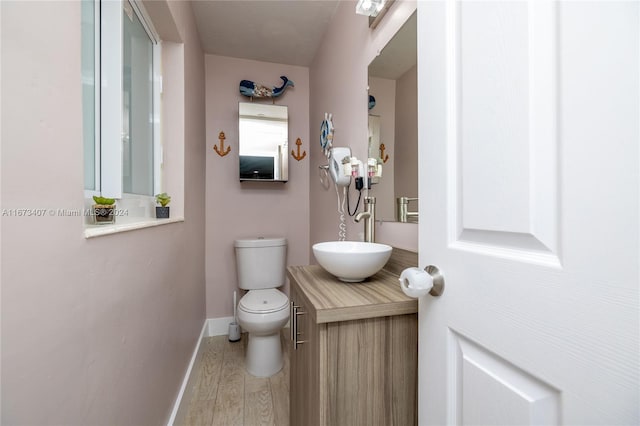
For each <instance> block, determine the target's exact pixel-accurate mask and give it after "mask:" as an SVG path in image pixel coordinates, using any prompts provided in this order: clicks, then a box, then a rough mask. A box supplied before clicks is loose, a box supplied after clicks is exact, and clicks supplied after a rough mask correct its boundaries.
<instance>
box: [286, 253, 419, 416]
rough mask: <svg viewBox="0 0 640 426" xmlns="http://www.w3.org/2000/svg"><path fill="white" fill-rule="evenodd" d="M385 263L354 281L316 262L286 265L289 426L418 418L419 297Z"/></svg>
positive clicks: (391, 266)
mask: <svg viewBox="0 0 640 426" xmlns="http://www.w3.org/2000/svg"><path fill="white" fill-rule="evenodd" d="M394 251H395V249H394ZM407 253H410V254H411V252H407ZM413 255H415V253H413ZM415 256H416V260H417V255H415ZM389 263H390V267H389V269H383V270H382V271H380V272H378V273H377V274H376V275H374V276H373V277H371V278H369V279H368V280H366V281H365V282H363V283H356V284H347V283H343V282H341V281H339V280H338V279H337V278H335V277H333V276H332V275H331V274H329V273H328V272H326V271H325V270H324V269H322V268H321V267H320V266H291V267H289V268H288V269H287V272H288V276H289V279H290V282H291V294H290V299H291V303H292V315H291V332H292V333H291V340H290V358H291V384H290V416H291V417H290V424H291V425H318V426H320V425H336V426H338V425H385V426H389V425H402V426H405V425H415V424H417V414H418V413H417V401H416V400H417V378H418V316H417V312H418V302H417V300H416V299H411V298H408V297H407V296H405V295H404V293H402V290H401V289H400V286H399V284H398V275H399V271H397V270H394V268H393V265H394V262H392V261H390V262H389ZM396 266H397V265H396ZM407 266H411V265H407ZM396 269H398V268H396ZM294 332H295V333H296V334H295V335H294V334H293V333H294Z"/></svg>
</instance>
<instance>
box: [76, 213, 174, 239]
mask: <svg viewBox="0 0 640 426" xmlns="http://www.w3.org/2000/svg"><path fill="white" fill-rule="evenodd" d="M116 220H117V219H116ZM177 222H184V217H182V216H180V217H170V218H169V219H156V218H149V217H147V218H140V220H138V221H132V222H125V223H114V224H110V225H86V227H85V229H84V237H85V238H95V237H101V236H103V235H111V234H119V233H121V232H128V231H134V230H136V229H143V228H151V227H154V226H161V225H168V224H170V223H177Z"/></svg>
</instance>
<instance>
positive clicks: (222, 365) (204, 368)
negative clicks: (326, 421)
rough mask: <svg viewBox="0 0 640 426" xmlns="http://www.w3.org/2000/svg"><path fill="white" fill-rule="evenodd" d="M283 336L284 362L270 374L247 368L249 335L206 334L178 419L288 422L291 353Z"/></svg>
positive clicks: (247, 424) (249, 424)
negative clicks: (259, 374)
mask: <svg viewBox="0 0 640 426" xmlns="http://www.w3.org/2000/svg"><path fill="white" fill-rule="evenodd" d="M285 343H286V342H285V340H284V334H283V338H282V345H283V355H284V367H283V368H282V370H281V371H280V372H279V373H277V374H275V375H274V376H271V377H269V378H258V377H254V376H252V375H251V374H249V373H247V371H246V370H245V367H244V353H245V348H246V344H247V335H246V334H243V335H242V341H241V342H237V343H230V342H229V341H228V339H227V336H216V337H207V338H204V339H203V341H202V343H201V344H200V350H199V353H198V358H197V361H196V363H195V365H194V368H193V370H192V372H191V377H190V378H189V382H188V384H187V389H186V390H185V394H184V397H183V399H182V402H181V404H180V408H179V410H178V414H177V416H176V422H175V424H177V425H191V426H196V425H198V426H200V425H216V426H218V425H219V426H234V425H238V426H258V425H272V426H288V425H289V354H288V350H287V346H286V345H285Z"/></svg>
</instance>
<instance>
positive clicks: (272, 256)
mask: <svg viewBox="0 0 640 426" xmlns="http://www.w3.org/2000/svg"><path fill="white" fill-rule="evenodd" d="M235 248H236V267H237V271H238V286H239V287H240V288H241V289H244V290H258V289H265V288H276V287H280V286H281V285H283V284H284V281H285V269H286V260H287V240H286V239H285V238H255V239H246V240H236V242H235Z"/></svg>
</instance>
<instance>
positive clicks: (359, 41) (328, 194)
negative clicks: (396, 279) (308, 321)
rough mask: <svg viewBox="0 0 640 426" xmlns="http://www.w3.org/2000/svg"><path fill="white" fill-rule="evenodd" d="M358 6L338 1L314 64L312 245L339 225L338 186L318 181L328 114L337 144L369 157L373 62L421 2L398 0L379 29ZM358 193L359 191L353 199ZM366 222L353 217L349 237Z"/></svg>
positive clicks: (332, 233) (334, 235)
mask: <svg viewBox="0 0 640 426" xmlns="http://www.w3.org/2000/svg"><path fill="white" fill-rule="evenodd" d="M354 9H355V2H351V1H345V2H342V3H341V4H340V5H339V6H338V8H337V10H336V13H335V14H334V16H333V19H332V20H331V23H330V24H329V29H328V30H327V33H326V34H325V37H324V39H323V41H322V44H321V46H320V48H319V49H318V53H317V54H316V56H315V58H314V60H313V63H312V64H311V67H310V98H311V100H310V108H309V110H310V129H311V149H310V155H311V159H310V160H311V161H310V165H309V166H310V170H309V173H310V178H311V180H310V186H309V192H310V207H311V235H310V239H311V244H313V243H316V242H318V241H326V240H332V239H336V238H337V230H338V224H339V217H338V214H337V212H336V195H335V190H334V189H333V188H330V189H329V190H325V189H324V188H323V187H322V186H321V184H320V183H319V180H318V166H319V165H321V164H326V158H325V157H324V154H323V153H322V151H321V149H320V145H319V142H318V141H319V128H320V123H321V122H322V119H323V118H324V113H325V112H331V113H333V116H334V125H335V141H334V145H335V146H350V147H351V149H352V152H353V155H355V156H357V157H358V158H366V155H367V116H368V111H367V67H368V66H369V63H370V62H371V61H372V60H373V58H374V57H375V55H376V54H377V52H379V51H380V50H382V48H383V47H384V46H385V45H386V44H387V42H388V41H389V40H390V39H391V38H392V37H393V35H394V34H395V33H396V32H397V31H398V29H400V27H401V26H402V25H403V24H404V22H405V21H406V20H407V19H408V18H409V16H410V15H411V14H412V13H413V11H414V10H415V9H416V2H411V1H396V3H394V5H393V6H392V7H391V9H389V12H388V13H387V15H386V16H385V17H384V19H383V20H382V22H381V23H380V25H379V26H378V27H377V28H376V29H374V30H370V29H369V27H368V18H367V17H365V16H361V15H356V14H355V12H354ZM355 196H356V195H355V190H353V193H352V199H355V198H354V197H355ZM362 227H363V225H362V223H359V224H356V223H354V222H353V221H352V220H351V219H348V221H347V239H357V238H358V237H359V236H360V234H361V233H362V231H363V228H362ZM378 240H379V241H382V240H381V239H380V238H378ZM414 249H415V250H417V245H416V246H415V248H414Z"/></svg>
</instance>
